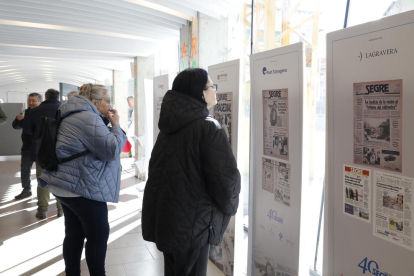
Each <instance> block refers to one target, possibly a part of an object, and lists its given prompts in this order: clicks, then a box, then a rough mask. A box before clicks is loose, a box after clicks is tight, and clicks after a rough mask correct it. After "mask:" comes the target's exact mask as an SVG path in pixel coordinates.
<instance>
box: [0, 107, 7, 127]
mask: <svg viewBox="0 0 414 276" xmlns="http://www.w3.org/2000/svg"><path fill="white" fill-rule="evenodd" d="M6 122H7V116H6V113H4V111H3V108H1V105H0V125H4V124H5V123H6Z"/></svg>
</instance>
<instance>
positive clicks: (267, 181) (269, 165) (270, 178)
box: [262, 158, 275, 194]
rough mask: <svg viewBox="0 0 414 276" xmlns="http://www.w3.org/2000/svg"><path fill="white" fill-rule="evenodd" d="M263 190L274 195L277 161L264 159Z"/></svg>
mask: <svg viewBox="0 0 414 276" xmlns="http://www.w3.org/2000/svg"><path fill="white" fill-rule="evenodd" d="M262 170H263V172H262V176H263V177H262V189H263V190H264V191H268V192H269V193H272V194H273V192H274V191H273V183H274V182H275V178H274V175H275V161H273V160H271V159H267V158H262Z"/></svg>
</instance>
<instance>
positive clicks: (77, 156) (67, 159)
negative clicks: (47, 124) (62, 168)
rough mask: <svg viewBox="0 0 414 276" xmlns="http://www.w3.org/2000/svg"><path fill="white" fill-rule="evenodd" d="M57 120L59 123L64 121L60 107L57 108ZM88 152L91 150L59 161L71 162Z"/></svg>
mask: <svg viewBox="0 0 414 276" xmlns="http://www.w3.org/2000/svg"><path fill="white" fill-rule="evenodd" d="M55 120H56V121H58V122H59V124H60V123H61V122H62V118H61V112H60V109H58V110H56V115H55ZM88 153H89V151H87V150H86V151H83V152H80V153H77V154H74V155H72V156H69V157H67V158H63V159H62V160H60V161H58V162H59V164H62V163H66V162H69V161H71V160H73V159H76V158H79V157H81V156H84V155H87V154H88Z"/></svg>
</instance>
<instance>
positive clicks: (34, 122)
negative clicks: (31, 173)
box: [23, 89, 63, 219]
mask: <svg viewBox="0 0 414 276" xmlns="http://www.w3.org/2000/svg"><path fill="white" fill-rule="evenodd" d="M45 98H46V100H45V101H43V102H42V103H41V104H40V105H39V106H38V107H35V108H33V109H32V110H30V112H29V114H28V115H27V116H26V117H25V119H24V121H23V131H24V132H25V133H27V134H30V135H32V141H31V145H30V158H31V159H32V161H36V138H37V136H38V133H39V127H40V121H41V118H42V117H48V118H53V119H54V118H56V111H57V110H58V108H59V106H60V101H59V100H58V99H59V91H57V90H55V89H48V90H47V91H46V93H45ZM42 171H43V170H42V168H41V167H40V166H39V165H38V164H37V162H36V177H37V178H38V182H39V176H40V175H41V174H42ZM49 199H50V194H49V191H48V189H42V188H40V187H39V186H37V206H38V208H37V212H36V217H37V218H38V219H45V218H46V212H47V210H48V206H49ZM56 205H57V209H58V212H57V216H58V217H61V216H63V211H62V205H61V204H60V202H59V200H56Z"/></svg>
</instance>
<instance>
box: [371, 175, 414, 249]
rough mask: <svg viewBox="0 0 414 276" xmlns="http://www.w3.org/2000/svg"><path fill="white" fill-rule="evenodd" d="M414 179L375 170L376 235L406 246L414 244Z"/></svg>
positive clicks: (409, 247) (410, 247) (410, 246)
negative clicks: (413, 216) (413, 218)
mask: <svg viewBox="0 0 414 276" xmlns="http://www.w3.org/2000/svg"><path fill="white" fill-rule="evenodd" d="M413 184H414V179H413V178H411V177H406V176H400V175H395V174H391V173H386V172H379V171H375V172H374V191H375V200H374V211H375V218H374V219H375V220H374V223H373V225H374V236H377V237H380V238H382V239H385V240H388V241H390V242H392V243H395V244H397V245H400V246H402V247H405V248H408V249H411V250H413V251H414V247H413V231H412V229H411V228H412V226H411V223H412V214H411V208H412V195H411V194H412V191H413Z"/></svg>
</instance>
